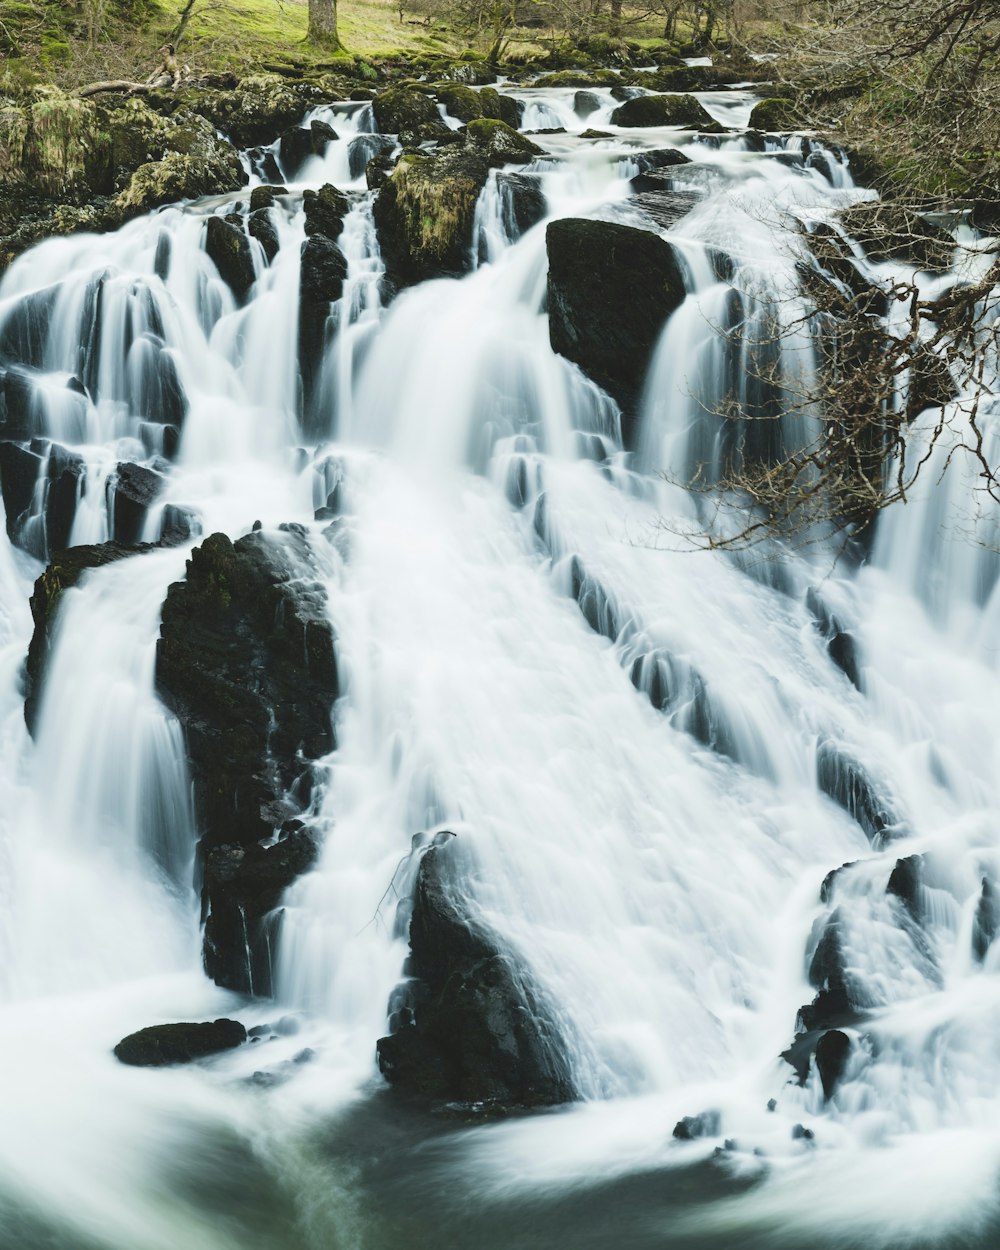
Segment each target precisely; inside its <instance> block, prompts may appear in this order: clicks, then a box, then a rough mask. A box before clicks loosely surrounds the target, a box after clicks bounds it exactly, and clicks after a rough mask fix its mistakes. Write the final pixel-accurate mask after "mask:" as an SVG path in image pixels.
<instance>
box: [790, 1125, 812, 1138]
mask: <svg viewBox="0 0 1000 1250" xmlns="http://www.w3.org/2000/svg"><path fill="white" fill-rule="evenodd" d="M815 1137H816V1134H815V1133H814V1132H813V1131H812V1129H811V1128H806V1126H805V1125H804V1124H793V1125H792V1141H813V1140H814V1139H815Z"/></svg>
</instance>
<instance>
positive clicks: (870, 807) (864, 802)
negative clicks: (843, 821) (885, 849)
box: [816, 740, 900, 847]
mask: <svg viewBox="0 0 1000 1250" xmlns="http://www.w3.org/2000/svg"><path fill="white" fill-rule="evenodd" d="M816 784H817V785H818V786H819V788H820V790H822V791H823V793H824V794H826V795H828V796H829V797H830V798H831V799H833V801H834V802H835V803H839V804H840V806H841V807H842V808H843V809H844V810H845V811H846V812H848V813H849V814H850V815H851V816H853V817H854V819H855V820H856V821H857V822H858V824H859V825H860V826H861V828H862V829H863V830H864V832H865V835H866V836H867V838H868V840H869V841H870V842H871V843H872V845H873V846H876V847H879V846H882V845H884V844H885V842H887V841H888V840H889V838H891V837H892V835H893V833H894V832H895V830H896V828H897V827H898V826H899V824H900V821H899V818H898V816H897V815H896V814H895V813H894V812H893V811H892V810H891V808H890V805H889V804H888V802H886V801H885V800H883V798H882V797H881V796H880V795H879V794H878V793H877V791H876V789H875V786H874V783H873V782H872V779H871V778H870V777H869V776H868V774H867V773H866V772H865V770H864V769H863V768H862V767H861V765H860V764H859V763H858V762H857V761H856V760H854V759H852V758H851V757H850V756H849V755H848V754H847V753H846V752H845V751H843V750H842V749H841V748H839V747H837V746H836V745H835V744H834V743H833V742H832V741H830V740H826V741H824V742H821V743H820V744H819V746H818V747H817V750H816Z"/></svg>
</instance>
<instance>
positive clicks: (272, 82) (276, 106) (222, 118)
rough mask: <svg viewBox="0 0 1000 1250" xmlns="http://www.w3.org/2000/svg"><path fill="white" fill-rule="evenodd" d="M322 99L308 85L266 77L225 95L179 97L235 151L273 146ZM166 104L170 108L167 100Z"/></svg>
mask: <svg viewBox="0 0 1000 1250" xmlns="http://www.w3.org/2000/svg"><path fill="white" fill-rule="evenodd" d="M323 98H324V97H323V93H322V92H320V91H318V90H317V89H316V87H314V86H312V85H310V84H308V83H295V82H291V81H289V80H288V79H287V78H281V77H279V76H278V75H267V74H258V75H250V76H248V77H246V78H242V79H240V81H239V82H238V83H237V84H236V86H235V87H233V88H232V89H230V90H227V91H216V90H211V89H202V88H198V87H193V88H189V89H187V90H184V91H182V92H181V93H180V99H181V102H182V104H183V106H184V108H185V109H187V110H188V111H190V112H192V113H198V114H200V115H201V116H202V117H204V118H207V120H208V121H209V122H211V124H212V126H213V127H215V128H216V129H218V130H221V131H222V132H223V134H225V135H226V136H227V137H228V138H229V139H230V141H231V142H232V143H234V144H235V145H236V147H237V148H252V147H260V146H262V145H264V144H268V143H273V141H274V140H275V139H277V138H278V136H279V135H280V134H281V133H282V132H283V131H285V130H287V129H288V128H289V127H290V126H294V125H297V124H298V122H300V121H301V120H302V116H303V114H304V113H305V112H306V111H307V109H309V107H310V106H313V105H316V104H318V103H320V102H321V101H322V99H323ZM327 98H329V99H337V98H339V96H337V95H333V96H328V97H327ZM165 103H166V104H167V105H168V106H169V98H168V100H167V101H165Z"/></svg>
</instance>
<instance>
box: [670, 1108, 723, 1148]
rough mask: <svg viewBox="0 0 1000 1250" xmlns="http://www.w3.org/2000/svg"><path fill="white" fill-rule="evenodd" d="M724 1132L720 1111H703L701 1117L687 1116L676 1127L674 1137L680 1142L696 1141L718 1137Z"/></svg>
mask: <svg viewBox="0 0 1000 1250" xmlns="http://www.w3.org/2000/svg"><path fill="white" fill-rule="evenodd" d="M721 1132H722V1116H721V1115H720V1114H719V1112H718V1111H703V1112H702V1113H701V1114H700V1115H686V1116H684V1118H683V1119H681V1120H678V1121H677V1123H676V1124H675V1125H674V1134H673V1135H674V1137H675V1138H676V1139H677V1140H678V1141H695V1140H697V1138H699V1137H718V1136H719V1134H720V1133H721Z"/></svg>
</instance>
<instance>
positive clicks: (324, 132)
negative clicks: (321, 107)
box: [278, 121, 338, 178]
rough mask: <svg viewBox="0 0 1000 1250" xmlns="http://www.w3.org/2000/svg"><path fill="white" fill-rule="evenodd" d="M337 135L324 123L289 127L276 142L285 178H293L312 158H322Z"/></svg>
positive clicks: (316, 122) (317, 122) (314, 122)
mask: <svg viewBox="0 0 1000 1250" xmlns="http://www.w3.org/2000/svg"><path fill="white" fill-rule="evenodd" d="M337 138H338V135H337V132H336V131H335V130H334V128H333V127H332V126H328V125H327V123H326V122H321V121H313V122H310V124H309V125H308V126H290V127H289V128H288V130H286V131H285V132H284V133H283V134H282V136H281V138H280V140H279V141H278V155H279V157H280V159H281V168H282V170H283V171H284V173H285V176H286V178H294V177H295V176H296V175H297V174H298V172H299V171H300V170H301V168H302V166H303V165H304V164H305V163H306V161H307V160H309V159H310V158H311V157H313V156H322V155H323V154H324V152H326V149H327V148H328V147H329V145H330V144H331V143H335V142H336V141H337Z"/></svg>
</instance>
